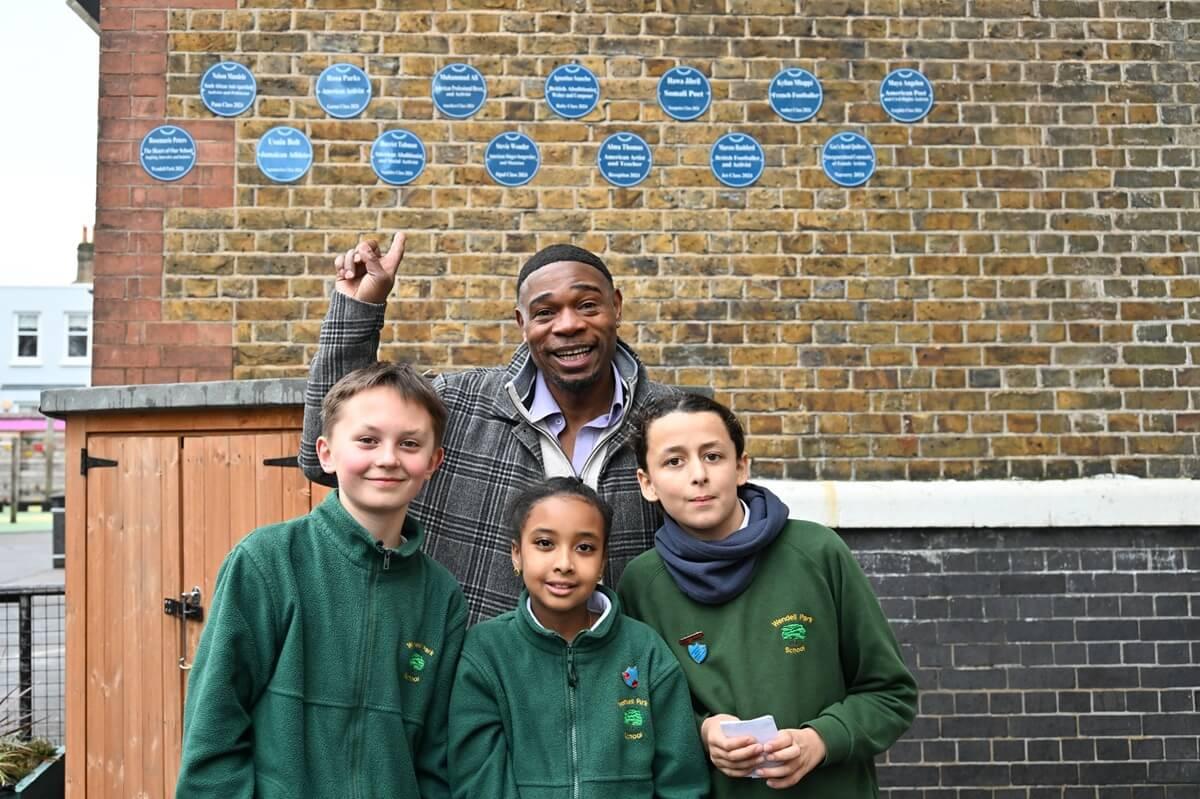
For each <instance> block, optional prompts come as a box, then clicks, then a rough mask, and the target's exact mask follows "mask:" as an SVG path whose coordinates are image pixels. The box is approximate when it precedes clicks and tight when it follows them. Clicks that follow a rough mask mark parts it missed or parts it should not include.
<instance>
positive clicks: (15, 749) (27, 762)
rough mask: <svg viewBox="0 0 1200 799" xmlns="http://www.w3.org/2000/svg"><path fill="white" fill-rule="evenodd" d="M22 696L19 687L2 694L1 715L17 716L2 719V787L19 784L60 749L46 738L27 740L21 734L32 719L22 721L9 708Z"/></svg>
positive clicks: (0, 734) (0, 752)
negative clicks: (18, 691) (18, 690)
mask: <svg viewBox="0 0 1200 799" xmlns="http://www.w3.org/2000/svg"><path fill="white" fill-rule="evenodd" d="M20 698H21V695H20V694H18V693H17V690H16V689H15V688H14V689H13V690H11V691H9V692H8V693H7V694H5V695H4V696H0V719H5V720H7V719H15V721H10V722H7V723H0V788H9V787H12V786H13V785H16V784H17V783H18V782H20V781H21V780H22V779H24V778H25V776H26V775H27V774H29V772H31V771H33V770H34V769H35V768H37V767H38V766H40V765H41V764H42V763H43V762H45V761H46V760H49V759H50V758H52V757H54V756H55V755H56V754H57V752H58V750H57V749H56V748H55V746H54V744H52V743H50V742H49V741H47V740H45V739H42V738H34V739H32V740H25V739H22V738H20V737H18V736H19V735H20V734H21V733H22V732H23V731H25V730H27V729H28V727H29V723H30V722H29V721H28V720H26V721H24V722H22V721H21V719H20V717H19V716H18V715H17V714H16V713H14V712H9V709H10V708H12V707H13V706H14V705H16V704H17V703H18V702H19V701H20Z"/></svg>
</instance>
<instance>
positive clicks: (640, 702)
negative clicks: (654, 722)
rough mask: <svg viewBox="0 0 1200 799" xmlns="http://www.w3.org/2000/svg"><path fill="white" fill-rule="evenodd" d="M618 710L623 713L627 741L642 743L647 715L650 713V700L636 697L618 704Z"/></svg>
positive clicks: (622, 724)
mask: <svg viewBox="0 0 1200 799" xmlns="http://www.w3.org/2000/svg"><path fill="white" fill-rule="evenodd" d="M617 710H618V711H619V712H620V713H621V726H622V727H624V730H625V733H624V735H625V740H626V741H640V740H641V739H642V738H644V737H645V735H646V733H645V731H644V730H643V729H642V728H643V727H644V726H645V725H646V715H647V714H648V713H649V712H650V700H648V699H643V698H642V697H640V696H635V697H632V698H630V699H622V700H620V701H619V702H617Z"/></svg>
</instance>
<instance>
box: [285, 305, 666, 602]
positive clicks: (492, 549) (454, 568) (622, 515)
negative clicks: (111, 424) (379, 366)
mask: <svg viewBox="0 0 1200 799" xmlns="http://www.w3.org/2000/svg"><path fill="white" fill-rule="evenodd" d="M385 310H386V306H384V305H371V304H368V303H362V302H358V301H356V300H352V299H350V298H348V297H346V296H344V295H342V294H340V293H337V292H335V293H334V294H333V296H332V298H331V302H330V307H329V312H328V313H327V314H326V316H325V322H324V323H323V324H322V325H321V337H320V339H319V342H318V347H317V354H316V356H314V357H313V361H312V366H311V369H310V371H309V375H308V387H307V389H306V391H305V395H304V434H303V436H302V438H301V441H300V458H299V460H300V466H301V467H302V468H303V469H304V473H305V475H306V476H307V477H308V478H309V479H310V480H314V481H316V482H320V483H324V484H326V485H335V484H336V479H334V478H333V476H332V475H327V474H325V473H324V472H323V471H321V466H320V463H319V462H318V461H317V457H316V440H317V436H318V435H320V432H321V401H322V399H324V397H325V394H326V393H327V392H328V391H329V389H330V387H331V386H332V385H333V384H334V383H335V382H337V380H338V378H340V377H341V376H342V375H344V374H346V373H347V372H349V371H351V370H353V369H357V368H359V367H362V366H367V365H369V364H371V363H373V362H374V361H375V360H376V358H377V357H378V352H379V331H380V329H381V328H382V327H383V318H384V311H385ZM616 363H617V368H618V370H619V371H620V373H621V376H622V378H623V379H624V380H625V382H626V384H627V385H628V386H629V389H630V393H629V395H630V396H631V397H632V398H633V399H632V402H630V404H629V407H628V409H627V410H626V412H625V414H624V416H623V418H622V422H621V427H620V428H619V429H618V430H617V432H616V433H615V434H614V436H613V438H612V439H611V442H610V446H609V447H608V449H607V452H606V454H605V457H606V458H607V462H605V463H604V465H603V468H602V470H601V472H600V478H599V484H598V486H597V491H598V492H599V493H600V495H601V496H603V497H604V498H605V499H606V500H608V502H609V503H610V504H611V505H612V508H613V528H612V534H611V535H610V537H609V541H608V563H607V566H606V569H605V572H604V581H605V583H606V584H608V585H612V586H615V585H616V584H617V583H618V581H619V580H620V579H621V572H622V571H623V570H624V568H625V566H626V564H628V563H629V561H631V560H633V558H635V557H637V556H638V555H640V554H641V553H642V552H644V551H646V550H647V549H649V548H650V547H652V546H653V545H654V533H655V531H656V530H657V529H658V527H659V525H660V524H661V517H660V515H659V512H658V509H657V507H656V506H653V505H650V504H649V503H647V502H646V501H645V500H644V499H642V495H641V491H640V490H639V489H638V484H637V460H636V458H635V457H634V454H633V451H632V450H631V449H630V448H629V447H627V446H624V442H625V439H626V438H627V436H628V433H629V427H630V426H629V419H631V418H632V417H633V416H634V415H635V414H636V413H637V412H638V410H640V409H641V408H642V407H643V406H644V405H645V404H646V402H647V401H649V399H650V398H652V397H654V396H657V395H659V394H662V393H665V392H669V391H672V390H673V389H671V388H669V387H667V386H663V385H661V384H659V383H654V382H652V381H650V380H649V378H648V377H647V376H646V370H645V369H644V368H643V367H642V365H641V363H640V362H639V361H638V359H637V356H636V355H634V353H633V351H632V350H631V349H629V347H628V346H627V345H625V344H624V342H618V347H617V353H616ZM535 376H536V370H535V367H534V365H533V363H532V362H531V361H530V360H529V351H528V350H527V349H526V348H525V347H524V346H522V347H521V348H520V349H518V350H517V352H516V354H515V355H514V356H513V359H512V361H511V362H509V364H508V366H507V367H506V368H500V367H497V368H492V369H471V370H468V371H465V372H457V373H453V374H448V375H440V376H438V377H437V378H435V379H434V381H433V382H434V386H435V388H436V389H437V390H438V393H439V394H441V397H442V400H443V401H445V403H446V407H447V408H448V409H449V411H450V417H449V420H448V422H447V425H446V436H445V441H444V445H445V448H446V462H445V463H444V464H443V465H442V467H441V468H440V469H439V470H438V471H437V472H436V473H435V474H434V476H433V479H431V480H430V481H429V482H428V483H427V484H426V485H425V488H424V490H423V491H422V492H421V494H420V495H419V496H418V497H417V499H416V500H415V501H414V502H413V504H412V505H411V507H410V512H411V513H413V514H414V516H415V517H416V519H417V520H418V521H420V522H421V524H422V525H423V526H424V528H425V552H426V553H427V554H429V555H430V556H431V557H433V558H435V559H436V560H437V561H438V562H440V563H442V564H443V565H444V566H446V568H448V569H449V570H450V571H451V573H453V574H454V576H455V577H456V578H458V582H459V584H460V585H462V588H463V593H465V594H466V597H467V604H468V606H469V623H471V624H474V623H475V622H477V621H481V620H483V619H486V618H490V617H492V616H496V615H498V614H500V613H503V612H505V611H507V610H512V608H514V607H515V606H516V604H517V597H518V595H519V594H520V588H521V583H520V578H518V577H516V576H514V575H513V570H512V560H511V558H510V555H509V553H510V551H511V546H510V542H511V540H512V539H511V535H510V533H509V531H508V529H507V528H506V527H505V523H504V520H505V514H506V512H507V510H508V506H509V504H510V502H511V501H512V499H513V498H514V497H515V496H516V495H517V494H518V493H519V492H520V491H521V489H523V488H525V487H526V486H528V485H529V484H531V483H535V482H538V481H540V480H542V479H544V477H545V468H544V465H543V461H542V454H541V444H540V441H539V437H540V436H542V435H543V434H542V433H541V432H539V431H538V430H537V429H536V428H534V427H533V426H532V425H531V424H530V423H529V422H528V421H527V419H526V417H525V414H524V413H523V409H521V408H518V407H516V405H515V404H514V402H513V400H512V398H511V394H510V392H509V390H508V384H510V383H512V384H513V388H514V389H515V393H516V395H517V396H519V397H524V396H527V395H528V393H529V390H530V387H531V386H532V384H533V380H534V378H535Z"/></svg>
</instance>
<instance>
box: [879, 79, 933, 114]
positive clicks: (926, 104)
mask: <svg viewBox="0 0 1200 799" xmlns="http://www.w3.org/2000/svg"><path fill="white" fill-rule="evenodd" d="M879 102H880V104H881V105H882V106H883V110H884V111H887V113H888V116H890V117H891V118H892V119H895V120H896V121H898V122H916V121H917V120H919V119H922V118H924V116H925V115H926V114H928V113H929V110H930V109H931V108H933V84H932V83H930V82H929V79H928V78H926V77H925V76H924V75H922V74H921V73H920V72H917V71H916V70H915V69H895V70H892V71H891V72H889V73H888V74H887V77H885V78H884V79H883V83H881V84H879Z"/></svg>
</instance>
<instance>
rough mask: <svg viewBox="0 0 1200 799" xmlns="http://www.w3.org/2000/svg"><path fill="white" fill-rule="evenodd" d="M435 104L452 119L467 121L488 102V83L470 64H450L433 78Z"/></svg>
mask: <svg viewBox="0 0 1200 799" xmlns="http://www.w3.org/2000/svg"><path fill="white" fill-rule="evenodd" d="M432 91H433V104H434V105H436V106H437V109H438V110H439V111H441V112H442V113H443V114H445V115H446V116H448V117H450V118H451V119H466V118H467V117H469V116H471V115H472V114H474V113H475V112H476V111H478V110H479V109H480V108H483V103H484V101H485V100H487V81H486V80H484V79H483V75H482V74H481V73H480V72H479V70H477V69H475V67H473V66H471V65H470V64H450V65H449V66H446V67H443V68H442V69H441V70H439V71H438V74H436V75H434V76H433V87H432Z"/></svg>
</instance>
